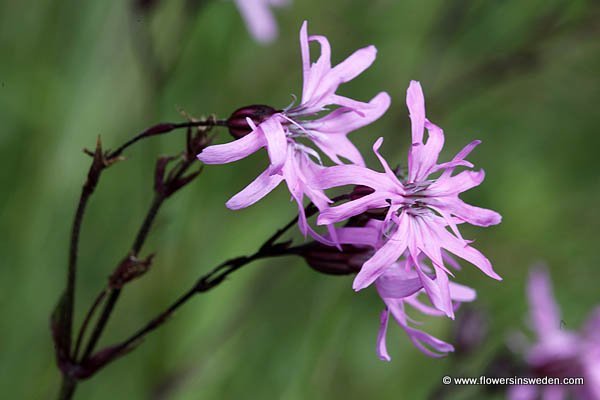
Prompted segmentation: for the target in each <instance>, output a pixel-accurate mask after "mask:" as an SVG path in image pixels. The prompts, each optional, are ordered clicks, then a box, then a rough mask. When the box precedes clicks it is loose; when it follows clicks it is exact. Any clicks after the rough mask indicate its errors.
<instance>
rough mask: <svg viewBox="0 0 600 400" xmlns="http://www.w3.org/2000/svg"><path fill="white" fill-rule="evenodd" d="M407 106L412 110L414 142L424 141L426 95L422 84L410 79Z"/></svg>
mask: <svg viewBox="0 0 600 400" xmlns="http://www.w3.org/2000/svg"><path fill="white" fill-rule="evenodd" d="M406 106H407V107H408V111H409V112H410V120H411V125H412V144H416V143H423V130H424V128H425V96H424V95H423V89H422V88H421V84H420V83H419V82H417V81H410V85H409V86H408V89H407V90H406Z"/></svg>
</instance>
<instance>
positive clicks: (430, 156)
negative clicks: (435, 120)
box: [409, 120, 444, 182]
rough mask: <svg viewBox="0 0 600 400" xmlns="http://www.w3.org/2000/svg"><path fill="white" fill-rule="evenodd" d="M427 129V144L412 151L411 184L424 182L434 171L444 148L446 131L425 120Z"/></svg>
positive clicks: (412, 148) (416, 146)
mask: <svg viewBox="0 0 600 400" xmlns="http://www.w3.org/2000/svg"><path fill="white" fill-rule="evenodd" d="M425 127H426V128H427V131H428V132H429V135H428V137H427V143H425V144H418V145H415V144H413V146H412V147H411V149H410V155H409V157H410V159H411V160H412V162H411V166H410V171H409V179H410V181H411V182H414V181H417V182H419V181H424V180H426V179H427V176H428V175H429V174H430V173H431V172H432V171H433V170H434V168H435V167H436V164H437V160H438V156H439V154H440V151H441V150H442V147H443V146H444V131H442V129H441V128H440V127H438V126H436V125H434V124H432V123H431V122H429V121H428V120H425Z"/></svg>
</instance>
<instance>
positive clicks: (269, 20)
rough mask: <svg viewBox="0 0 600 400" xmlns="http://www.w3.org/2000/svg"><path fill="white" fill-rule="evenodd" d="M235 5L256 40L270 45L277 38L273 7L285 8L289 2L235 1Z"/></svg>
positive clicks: (275, 0) (277, 0) (265, 0)
mask: <svg viewBox="0 0 600 400" xmlns="http://www.w3.org/2000/svg"><path fill="white" fill-rule="evenodd" d="M235 4H236V5H237V7H238V9H239V10H240V14H242V17H243V18H244V22H245V23H246V26H247V27H248V30H249V31H250V34H251V35H252V36H253V37H254V39H255V40H256V41H258V42H260V43H270V42H272V41H273V40H275V38H277V22H276V21H275V17H274V16H273V12H272V11H271V7H283V6H285V5H288V4H289V0H235Z"/></svg>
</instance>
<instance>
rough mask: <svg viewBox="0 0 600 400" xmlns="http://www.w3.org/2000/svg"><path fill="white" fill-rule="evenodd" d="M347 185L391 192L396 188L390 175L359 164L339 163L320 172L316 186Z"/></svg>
mask: <svg viewBox="0 0 600 400" xmlns="http://www.w3.org/2000/svg"><path fill="white" fill-rule="evenodd" d="M346 185H363V186H368V187H370V188H373V189H376V190H379V191H385V192H391V191H393V190H394V189H396V186H395V185H394V183H393V182H391V181H390V179H389V176H387V175H386V174H383V173H381V172H376V171H373V170H371V169H368V168H365V167H360V166H358V165H337V166H333V167H329V168H325V169H323V170H321V172H319V174H318V177H317V179H316V182H315V187H318V188H322V189H329V188H333V187H339V186H346Z"/></svg>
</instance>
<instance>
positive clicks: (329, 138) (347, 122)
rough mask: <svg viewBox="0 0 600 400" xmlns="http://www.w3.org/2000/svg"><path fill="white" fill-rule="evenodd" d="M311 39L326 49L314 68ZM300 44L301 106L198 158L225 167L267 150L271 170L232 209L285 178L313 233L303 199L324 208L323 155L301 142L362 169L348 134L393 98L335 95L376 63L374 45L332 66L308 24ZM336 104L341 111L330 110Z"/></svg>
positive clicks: (270, 117)
mask: <svg viewBox="0 0 600 400" xmlns="http://www.w3.org/2000/svg"><path fill="white" fill-rule="evenodd" d="M310 41H315V42H318V43H319V44H320V46H321V56H320V57H319V59H318V60H317V61H316V62H315V63H314V64H312V65H311V63H310V54H309V46H308V44H309V42H310ZM300 45H301V49H302V64H303V75H304V86H303V90H302V101H301V103H300V104H299V105H298V106H296V107H289V108H287V109H285V110H282V111H279V112H273V113H272V114H271V115H268V116H263V117H261V120H260V121H257V123H258V125H255V123H254V121H252V120H251V119H249V118H248V119H247V121H248V124H249V126H250V127H249V130H250V132H249V133H248V134H246V135H245V136H243V137H241V138H240V139H238V140H234V141H233V142H230V143H226V144H220V145H214V146H209V147H207V148H206V149H204V151H202V153H200V154H198V159H200V161H202V162H204V163H206V164H224V163H229V162H233V161H237V160H240V159H242V158H244V157H247V156H248V155H250V154H252V153H254V152H256V151H258V150H259V149H261V148H266V149H267V153H268V155H269V159H270V165H269V167H268V168H267V170H265V171H264V172H263V173H262V174H261V175H260V176H259V177H258V178H257V179H256V180H254V181H253V182H252V183H250V184H249V185H248V186H247V187H246V188H245V189H243V190H242V191H241V192H240V193H238V194H237V195H235V196H234V197H233V198H231V199H230V200H229V201H228V202H227V207H229V208H230V209H233V210H236V209H240V208H244V207H248V206H250V205H252V204H254V203H255V202H257V201H258V200H260V199H261V198H263V197H264V196H266V195H267V194H268V193H269V192H271V191H272V190H273V189H274V188H275V187H277V186H278V185H279V184H280V183H281V182H282V181H284V180H285V181H286V184H287V186H288V189H289V191H290V193H291V194H292V197H293V198H294V199H295V200H296V202H297V203H298V209H299V211H300V228H301V230H302V232H303V233H304V234H306V233H307V232H311V233H313V231H312V230H311V229H310V227H309V226H308V224H307V223H306V218H305V217H304V214H303V199H304V196H305V195H306V196H307V197H308V198H309V199H310V200H311V201H312V202H313V203H315V205H316V206H317V207H319V209H323V208H325V207H326V206H327V204H328V202H329V199H328V198H327V196H325V194H324V193H323V190H322V189H317V188H316V185H315V182H314V181H315V179H316V175H317V173H318V172H319V170H320V169H322V168H323V167H322V166H321V157H320V155H319V153H318V152H317V151H316V150H315V149H314V148H311V147H309V146H307V145H305V144H302V143H300V142H299V141H298V139H308V142H309V143H312V144H314V145H315V146H316V147H317V148H318V149H320V150H321V151H322V152H323V153H325V154H326V155H327V156H328V157H329V158H330V159H331V160H332V161H333V162H335V163H342V160H341V159H340V157H343V158H345V159H347V160H349V161H351V162H354V163H357V164H360V165H363V164H364V163H363V159H362V157H361V155H360V153H359V151H358V149H356V147H355V146H354V145H353V144H352V142H350V140H349V139H348V138H347V134H348V133H350V132H352V131H354V130H356V129H359V128H361V127H363V126H365V125H367V124H370V123H371V122H373V121H375V120H376V119H378V118H379V117H380V116H381V115H383V113H384V112H385V111H386V110H387V108H388V107H389V104H390V98H389V96H388V94H387V93H383V92H382V93H379V94H378V95H377V96H375V97H374V98H373V99H372V100H371V101H370V102H369V103H363V102H359V101H356V100H352V99H349V98H346V97H343V96H340V95H338V94H336V91H337V89H338V87H339V86H340V85H341V84H342V83H344V82H348V81H350V80H352V79H354V78H355V77H356V76H358V75H359V74H360V73H362V72H363V71H364V70H365V69H367V68H368V67H369V66H370V65H371V63H372V62H373V61H374V60H375V54H376V50H375V47H373V46H369V47H366V48H363V49H360V50H358V51H356V52H355V53H354V54H352V55H351V56H350V57H348V58H347V59H346V60H344V61H343V62H341V63H340V64H338V65H336V66H335V67H333V68H332V67H331V61H330V53H331V51H330V46H329V42H328V41H327V39H326V38H325V37H323V36H310V37H309V36H308V34H307V23H306V22H304V24H303V25H302V29H301V30H300ZM331 106H334V107H337V108H335V109H334V110H333V111H330V110H329V107H331ZM263 109H264V107H263ZM267 109H268V107H267ZM237 128H238V127H237V126H236V129H237ZM317 238H318V237H317Z"/></svg>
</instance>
